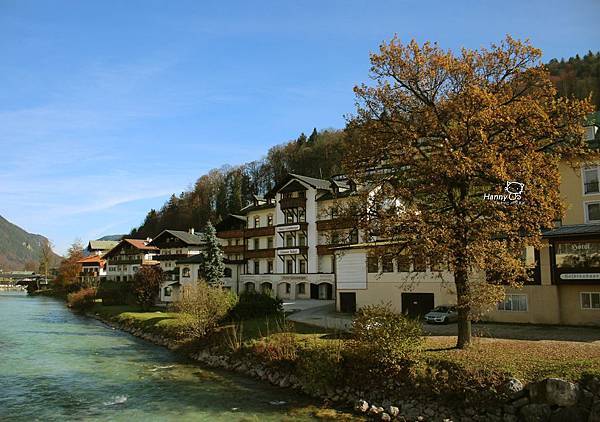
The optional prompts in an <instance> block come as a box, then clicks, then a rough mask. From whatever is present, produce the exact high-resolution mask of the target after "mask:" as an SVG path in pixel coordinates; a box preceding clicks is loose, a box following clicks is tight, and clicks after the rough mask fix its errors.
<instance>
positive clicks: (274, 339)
mask: <svg viewBox="0 0 600 422" xmlns="http://www.w3.org/2000/svg"><path fill="white" fill-rule="evenodd" d="M298 347H299V343H298V339H297V337H296V335H295V334H294V333H291V332H282V333H278V334H273V335H270V336H268V337H264V338H262V339H260V340H256V341H254V342H253V343H252V346H251V350H252V355H253V356H255V357H257V358H258V359H259V360H260V361H261V362H264V363H269V364H275V365H280V364H293V363H294V362H295V361H296V359H297V357H298Z"/></svg>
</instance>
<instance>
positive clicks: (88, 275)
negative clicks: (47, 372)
mask: <svg viewBox="0 0 600 422" xmlns="http://www.w3.org/2000/svg"><path fill="white" fill-rule="evenodd" d="M77 263H78V264H79V265H81V271H80V272H79V281H80V282H81V284H82V285H84V286H95V285H98V283H100V280H101V279H102V278H104V277H106V260H105V259H104V257H103V256H102V255H101V254H97V253H95V254H93V255H90V256H86V257H85V258H83V259H80V260H79V261H77Z"/></svg>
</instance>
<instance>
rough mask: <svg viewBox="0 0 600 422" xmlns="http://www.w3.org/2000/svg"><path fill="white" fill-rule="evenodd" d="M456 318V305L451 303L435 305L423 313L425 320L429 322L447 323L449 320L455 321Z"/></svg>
mask: <svg viewBox="0 0 600 422" xmlns="http://www.w3.org/2000/svg"><path fill="white" fill-rule="evenodd" d="M457 320H458V312H457V311H456V306H452V305H444V306H436V307H435V308H433V310H431V311H429V312H428V313H426V314H425V321H426V322H427V323H430V324H431V323H441V324H447V323H449V322H456V321H457Z"/></svg>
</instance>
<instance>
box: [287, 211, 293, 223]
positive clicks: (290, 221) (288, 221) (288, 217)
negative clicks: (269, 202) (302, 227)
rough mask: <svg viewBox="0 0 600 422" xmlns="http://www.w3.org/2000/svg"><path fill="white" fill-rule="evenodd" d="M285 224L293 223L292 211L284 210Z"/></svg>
mask: <svg viewBox="0 0 600 422" xmlns="http://www.w3.org/2000/svg"><path fill="white" fill-rule="evenodd" d="M285 222H286V224H290V223H293V222H294V214H293V213H292V210H285Z"/></svg>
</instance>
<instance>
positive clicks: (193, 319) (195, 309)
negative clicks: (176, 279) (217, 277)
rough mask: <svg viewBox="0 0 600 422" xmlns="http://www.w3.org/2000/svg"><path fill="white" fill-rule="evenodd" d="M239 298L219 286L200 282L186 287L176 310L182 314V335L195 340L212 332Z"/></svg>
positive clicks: (182, 291)
mask: <svg viewBox="0 0 600 422" xmlns="http://www.w3.org/2000/svg"><path fill="white" fill-rule="evenodd" d="M236 300H237V296H236V295H235V294H234V293H231V292H229V291H228V290H225V289H223V288H221V287H218V286H214V287H213V286H209V285H208V284H207V283H204V282H199V283H197V284H195V285H191V286H184V287H182V289H181V295H180V299H179V300H178V301H177V302H175V303H174V308H175V310H176V311H177V312H180V313H181V316H180V318H181V320H182V323H183V324H182V331H183V332H182V334H183V335H187V336H190V337H194V338H200V337H204V336H206V335H207V334H209V333H210V332H212V331H213V330H214V329H215V328H216V327H217V325H218V324H219V322H220V321H221V320H222V319H223V318H224V317H225V316H226V315H227V313H228V312H229V311H230V309H231V308H232V307H233V306H234V305H235V303H236Z"/></svg>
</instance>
